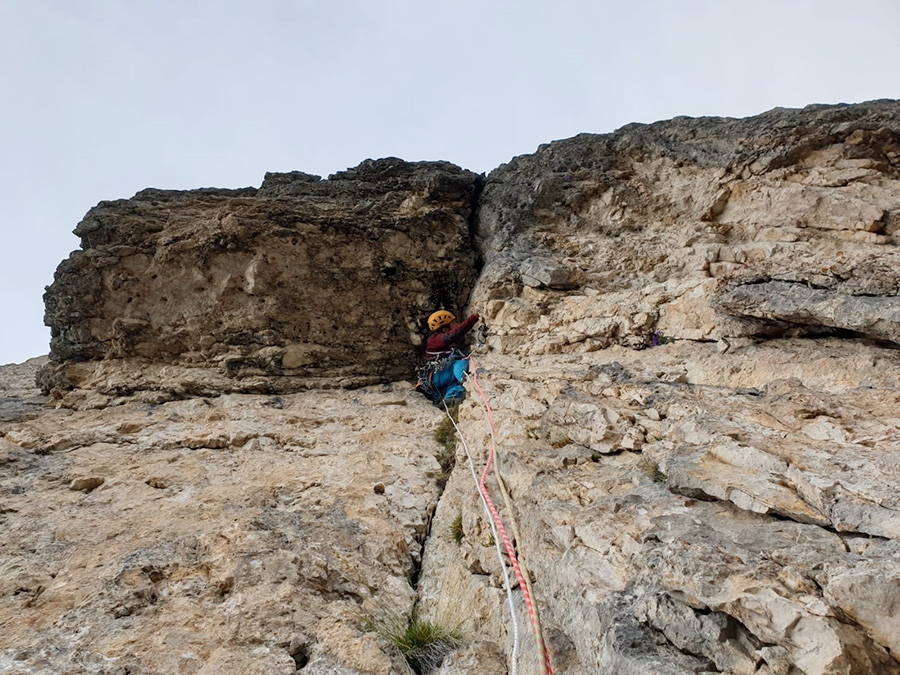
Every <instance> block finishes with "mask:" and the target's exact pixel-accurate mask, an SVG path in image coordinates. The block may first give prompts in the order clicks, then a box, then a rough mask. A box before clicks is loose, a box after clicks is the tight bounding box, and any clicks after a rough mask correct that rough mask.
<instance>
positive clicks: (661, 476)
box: [637, 457, 669, 483]
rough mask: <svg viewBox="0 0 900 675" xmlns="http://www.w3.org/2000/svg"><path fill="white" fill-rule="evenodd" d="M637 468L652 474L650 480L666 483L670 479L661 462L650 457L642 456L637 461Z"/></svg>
mask: <svg viewBox="0 0 900 675" xmlns="http://www.w3.org/2000/svg"><path fill="white" fill-rule="evenodd" d="M637 468H639V469H640V470H641V471H643V472H644V473H645V474H647V475H648V476H650V480H652V481H653V482H654V483H665V482H666V481H667V480H668V479H669V477H668V476H667V475H666V474H665V473H663V472H662V471H661V470H660V468H659V462H657V461H655V460H652V459H650V458H649V457H642V458H641V460H640V461H639V462H638V463H637Z"/></svg>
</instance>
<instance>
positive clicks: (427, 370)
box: [416, 349, 469, 405]
mask: <svg viewBox="0 0 900 675" xmlns="http://www.w3.org/2000/svg"><path fill="white" fill-rule="evenodd" d="M468 358H469V357H468V356H466V355H465V354H463V353H462V352H461V351H460V350H458V349H453V350H451V352H450V354H448V355H447V356H445V357H444V358H442V359H435V360H433V361H426V362H425V363H423V364H422V365H421V366H420V367H419V369H418V370H417V371H416V378H417V382H416V391H417V392H419V393H420V394H422V395H423V396H424V397H425V398H427V399H428V400H429V401H431V402H432V403H433V404H434V405H440V404H441V402H442V401H443V400H444V392H443V391H441V390H440V388H439V387H437V386H436V385H435V384H434V376H435V375H436V374H437V373H439V372H441V371H442V370H444V368H447V367H449V366H450V364H451V363H453V362H454V361H461V360H463V359H468Z"/></svg>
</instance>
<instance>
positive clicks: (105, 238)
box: [41, 159, 477, 400]
mask: <svg viewBox="0 0 900 675" xmlns="http://www.w3.org/2000/svg"><path fill="white" fill-rule="evenodd" d="M476 179H477V176H476V175H475V174H473V173H471V172H468V171H463V170H461V169H459V168H458V167H456V166H453V165H452V164H448V163H446V162H420V163H408V162H403V161H401V160H394V159H386V160H378V161H367V162H363V163H362V164H360V165H359V166H358V167H356V168H355V169H350V170H347V171H344V172H341V173H338V174H335V175H334V176H331V177H330V178H329V179H328V180H319V178H318V177H317V176H310V175H307V174H303V173H300V172H294V173H290V174H269V175H267V176H266V179H265V181H263V184H262V186H261V187H260V188H259V189H258V190H256V189H253V188H246V189H242V190H213V189H204V190H193V191H188V192H178V191H163V190H152V189H151V190H143V191H142V192H139V193H138V194H136V195H135V196H134V197H133V198H132V199H128V200H120V201H114V202H102V203H100V204H99V205H98V206H96V207H95V208H93V209H91V210H90V211H89V212H88V214H87V215H86V216H85V218H84V220H82V221H81V222H80V223H79V224H78V227H77V228H76V229H75V233H76V234H77V235H78V236H80V237H81V244H82V250H81V251H76V252H75V253H73V254H72V256H71V257H70V258H69V259H68V260H66V261H64V262H63V263H62V264H61V265H60V267H59V269H58V270H57V272H56V279H55V281H54V283H53V285H52V286H50V287H49V289H48V291H47V293H46V295H45V301H46V305H47V311H46V317H45V320H46V323H47V324H48V325H49V326H50V327H51V331H52V336H53V337H52V340H51V351H50V359H51V360H52V361H53V362H54V364H55V365H53V366H51V367H48V368H46V369H44V371H43V373H42V376H41V384H42V387H43V388H44V390H45V392H47V391H49V390H50V389H52V388H54V387H55V388H58V389H60V390H62V391H65V390H68V389H71V388H73V387H76V386H77V387H80V388H84V389H92V390H95V391H98V392H100V393H102V394H104V395H107V396H113V397H115V396H120V395H122V394H131V393H134V392H135V391H142V390H143V391H149V392H163V393H164V394H167V395H168V396H170V397H171V396H184V395H189V394H194V395H197V394H199V395H206V394H216V393H222V392H236V391H247V392H263V393H266V392H268V393H279V392H282V393H283V392H289V391H297V390H298V389H300V388H303V387H310V386H334V385H336V384H337V385H342V386H348V385H351V386H352V385H364V384H372V383H376V382H389V381H393V380H398V379H402V378H404V377H406V376H407V374H408V373H409V371H410V369H411V368H414V366H415V363H416V360H417V357H418V350H417V344H416V340H417V339H418V335H419V334H420V333H421V330H422V328H423V326H424V324H423V323H422V315H423V314H426V313H427V312H428V311H429V310H432V311H433V310H434V309H436V308H437V307H440V306H455V305H456V303H459V302H464V301H465V299H466V296H467V294H468V291H469V289H470V288H471V285H472V283H473V281H474V278H475V274H476V269H475V262H476V260H475V254H474V252H473V249H472V244H471V237H470V216H471V212H472V206H473V200H474V197H475V194H476V182H477V180H476ZM156 398H157V400H158V399H159V398H160V396H159V395H158V394H157V397H156Z"/></svg>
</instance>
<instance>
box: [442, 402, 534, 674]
mask: <svg viewBox="0 0 900 675" xmlns="http://www.w3.org/2000/svg"><path fill="white" fill-rule="evenodd" d="M441 403H443V404H444V412H446V413H447V417H448V418H449V419H450V424H452V425H453V428H454V429H456V433H457V435H458V436H459V440H460V441H461V442H462V446H463V449H464V450H465V451H466V459H467V460H468V461H469V471H471V473H472V480H474V481H475V488H476V489H477V490H478V496H479V497H481V506H482V507H483V508H484V512H485V514H486V515H487V521H488V524H489V525H490V526H491V534H492V535H493V536H494V546H495V547H496V549H497V561H498V562H499V563H500V569H501V570H502V571H503V586H504V588H506V601H507V603H508V604H509V616H510V620H511V621H512V628H513V648H512V672H511V673H510V675H516V672H517V665H516V664H517V662H518V660H519V621H518V619H517V618H516V606H515V604H513V597H512V584H511V583H510V581H509V572H507V571H506V565H505V564H504V563H503V552H502V551H501V550H500V537H499V535H498V534H497V526H496V525H494V521H493V520H492V519H491V512H490V510H489V509H488V505H487V502H486V501H485V499H484V494H483V493H482V492H481V489H480V488H479V486H478V474H476V473H475V462H474V461H473V460H472V453H471V452H469V444H468V443H466V439H465V437H464V436H463V435H462V431H460V428H459V426H458V425H457V424H456V420H455V419H453V415H451V414H450V410H449V409H448V408H447V404H446V402H444V401H441Z"/></svg>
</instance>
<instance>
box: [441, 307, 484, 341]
mask: <svg viewBox="0 0 900 675" xmlns="http://www.w3.org/2000/svg"><path fill="white" fill-rule="evenodd" d="M476 321H478V315H477V314H473V315H472V316H470V317H469V318H468V319H466V320H465V321H463V322H462V323H461V324H459V325H458V326H457V327H456V328H454V329H453V330H451V331H447V332H446V333H439V334H438V335H436V336H435V337H438V338H440V340H441V343H442V346H444V347H446V346H448V345H451V344H453V343H454V342H456V341H457V340H460V339H462V337H463V335H465V334H466V333H468V332H469V331H470V330H472V326H474V325H475V322H476Z"/></svg>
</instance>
